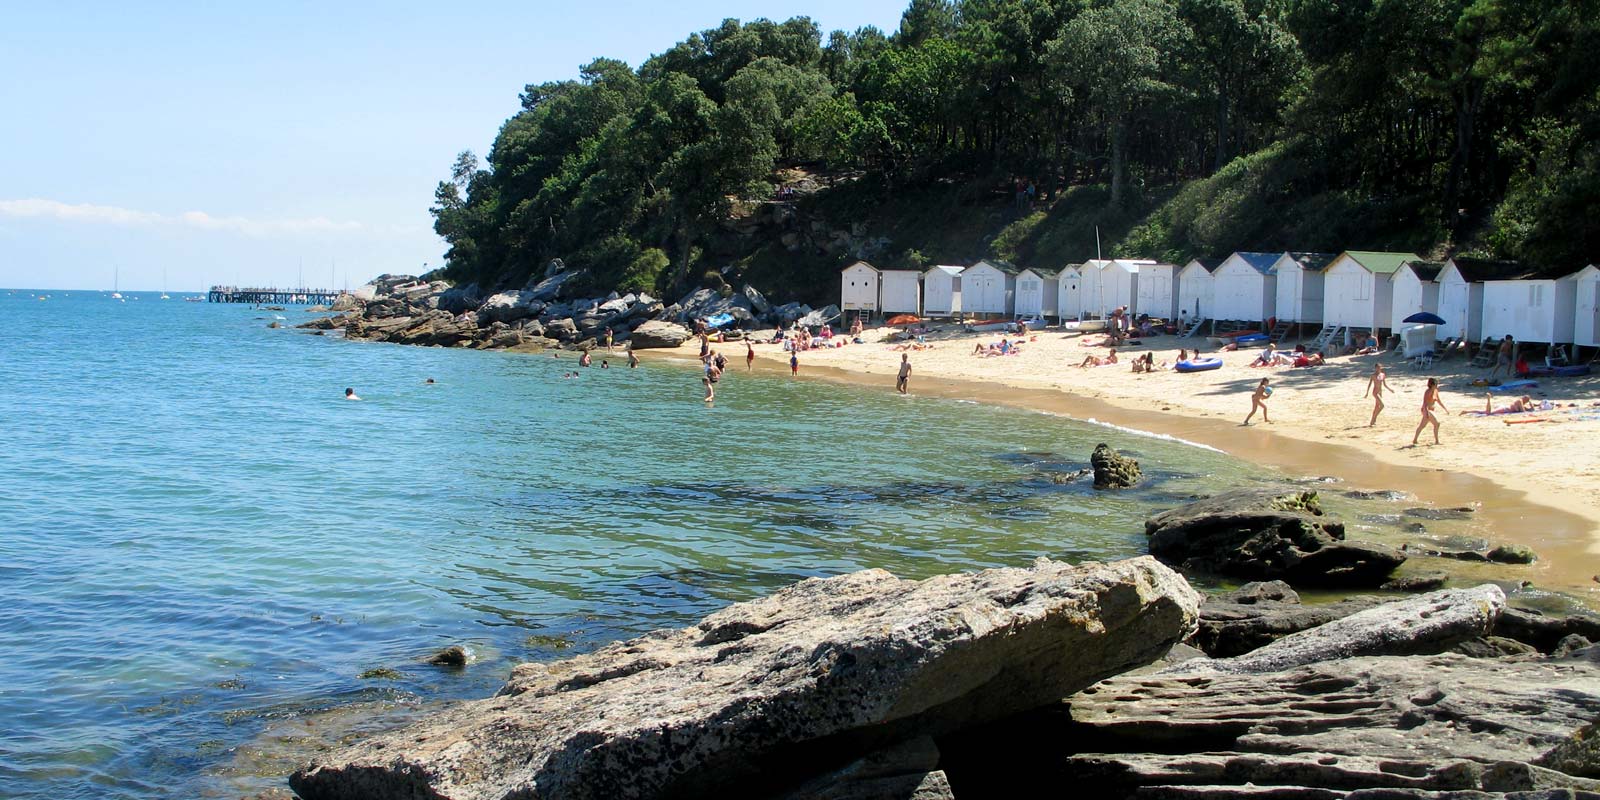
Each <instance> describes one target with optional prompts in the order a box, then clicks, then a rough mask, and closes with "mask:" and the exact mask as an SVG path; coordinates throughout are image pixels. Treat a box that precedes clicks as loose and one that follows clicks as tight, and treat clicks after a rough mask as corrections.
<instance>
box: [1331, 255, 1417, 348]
mask: <svg viewBox="0 0 1600 800" xmlns="http://www.w3.org/2000/svg"><path fill="white" fill-rule="evenodd" d="M1421 260H1422V257H1421V256H1419V255H1417V254H1416V253H1384V252H1378V251H1375V250H1346V251H1344V252H1343V253H1340V254H1339V255H1338V257H1336V258H1334V259H1333V263H1331V264H1329V265H1328V269H1327V271H1326V272H1324V273H1323V274H1324V279H1323V291H1324V295H1323V298H1322V324H1323V325H1324V326H1328V325H1335V326H1340V327H1344V328H1349V329H1351V332H1354V331H1359V330H1365V331H1371V332H1372V333H1374V334H1376V333H1377V332H1378V331H1379V329H1390V328H1391V324H1392V320H1391V319H1390V311H1391V310H1392V309H1393V306H1394V286H1393V284H1391V283H1390V282H1389V278H1390V277H1391V276H1392V275H1394V271H1395V270H1397V269H1399V268H1400V265H1401V264H1404V263H1406V262H1407V261H1421Z"/></svg>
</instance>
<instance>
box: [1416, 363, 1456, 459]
mask: <svg viewBox="0 0 1600 800" xmlns="http://www.w3.org/2000/svg"><path fill="white" fill-rule="evenodd" d="M1434 406H1438V407H1440V408H1443V409H1444V410H1445V411H1449V410H1450V409H1448V408H1445V405H1444V400H1442V399H1440V398H1439V379H1438V378H1429V379H1428V388H1427V390H1426V391H1424V392H1423V393H1422V421H1421V422H1418V423H1417V432H1416V433H1413V434H1412V435H1411V446H1412V447H1415V446H1416V444H1417V439H1418V437H1420V436H1422V429H1423V428H1426V427H1428V423H1430V422H1431V423H1433V443H1434V444H1438V443H1439V417H1438V416H1436V415H1435V414H1434V413H1433V407H1434Z"/></svg>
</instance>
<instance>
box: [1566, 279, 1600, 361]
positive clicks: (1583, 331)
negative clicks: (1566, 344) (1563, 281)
mask: <svg viewBox="0 0 1600 800" xmlns="http://www.w3.org/2000/svg"><path fill="white" fill-rule="evenodd" d="M1572 285H1573V290H1574V292H1575V294H1576V295H1577V314H1576V315H1575V316H1574V319H1573V329H1572V343H1573V344H1577V345H1582V346H1583V347H1600V267H1596V266H1595V265H1593V264H1590V265H1589V266H1587V267H1584V268H1583V269H1581V270H1578V271H1577V272H1575V273H1573V275H1572Z"/></svg>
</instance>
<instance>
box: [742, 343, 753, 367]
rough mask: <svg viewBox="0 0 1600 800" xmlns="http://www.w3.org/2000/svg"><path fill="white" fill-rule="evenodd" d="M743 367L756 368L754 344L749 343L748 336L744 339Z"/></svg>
mask: <svg viewBox="0 0 1600 800" xmlns="http://www.w3.org/2000/svg"><path fill="white" fill-rule="evenodd" d="M744 368H745V369H755V368H756V346H755V345H753V344H751V343H750V339H749V338H748V337H746V338H745V340H744Z"/></svg>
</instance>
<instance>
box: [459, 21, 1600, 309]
mask: <svg viewBox="0 0 1600 800" xmlns="http://www.w3.org/2000/svg"><path fill="white" fill-rule="evenodd" d="M1596 44H1600V0H1573V2H1563V3H1552V2H1548V0H1109V1H1106V0H912V2H911V4H910V6H909V7H908V8H907V10H906V11H905V14H904V16H903V17H902V20H901V25H900V29H899V30H898V31H897V32H895V33H894V34H892V35H888V34H885V33H884V32H881V31H879V30H877V29H875V28H863V29H859V30H856V31H853V32H845V31H836V32H833V33H831V34H829V35H827V36H826V37H824V36H823V35H822V32H821V31H820V30H819V29H818V27H817V26H816V24H815V23H813V22H812V21H811V20H809V19H806V18H803V17H801V18H795V19H791V20H788V21H786V22H781V23H779V22H771V21H768V20H755V21H753V22H750V23H744V24H741V23H740V22H738V21H736V20H727V21H725V22H723V23H722V24H721V25H720V26H718V27H716V28H713V29H710V30H706V31H701V32H699V33H695V34H692V35H690V36H689V37H688V38H687V39H685V40H684V41H682V42H680V43H678V44H677V45H675V46H673V47H671V48H670V49H668V50H666V51H665V52H663V53H660V54H659V55H656V56H654V57H652V58H650V59H649V60H647V61H646V62H645V63H644V64H642V65H641V66H639V67H638V68H637V69H634V68H631V67H629V66H628V65H627V64H624V63H622V62H619V61H615V60H610V59H603V58H602V59H597V60H595V61H593V62H591V63H590V64H588V65H586V66H585V67H583V68H582V70H581V71H580V73H579V78H578V79H576V80H570V81H560V82H552V83H543V84H537V85H530V86H528V87H527V88H526V90H525V91H524V93H523V94H522V97H521V99H522V110H521V111H519V112H518V113H517V114H516V115H514V116H512V117H511V118H510V119H508V120H507V121H506V122H505V124H504V126H503V127H502V128H501V130H500V133H499V136H498V137H497V138H496V140H495V143H494V145H493V148H492V150H491V151H490V152H489V154H488V157H487V163H486V164H484V165H481V166H480V164H479V163H478V159H477V158H476V157H475V156H473V155H472V154H471V153H462V154H461V156H460V158H459V159H458V160H457V162H456V164H455V165H454V169H453V170H452V174H451V177H450V179H449V180H447V181H444V182H442V183H440V184H439V188H438V192H437V195H436V204H435V205H434V207H433V209H432V210H433V213H434V215H435V218H436V222H435V229H436V230H437V232H438V233H439V234H440V236H442V237H443V238H444V239H445V241H446V242H447V243H448V245H449V252H448V253H447V260H448V264H449V266H448V267H447V273H448V275H449V276H450V277H452V278H454V279H456V280H462V281H477V282H479V283H481V284H484V285H486V286H502V285H510V284H516V283H520V282H522V281H524V280H526V278H527V277H528V276H529V275H531V274H533V273H534V272H535V271H536V270H542V268H543V265H544V264H545V263H546V262H547V261H548V260H549V259H551V258H557V257H559V258H562V259H564V260H565V261H566V262H567V263H569V264H573V265H581V266H584V267H586V268H588V270H589V277H590V280H591V281H593V282H594V283H595V284H597V285H601V286H618V287H621V288H624V289H645V290H652V291H656V292H662V291H672V290H675V289H678V288H681V287H682V286H683V285H685V284H688V283H699V282H700V281H702V280H707V281H714V280H721V278H720V277H716V276H715V275H712V276H706V273H707V271H714V273H719V274H726V273H728V272H730V271H737V272H739V273H741V275H739V276H738V277H743V278H746V279H756V280H765V281H766V282H767V285H768V286H769V287H771V288H775V289H778V290H779V291H780V292H788V293H790V294H794V295H795V296H797V297H801V298H805V297H807V296H808V294H809V293H811V292H822V291H823V289H824V288H831V286H832V283H831V280H823V278H830V279H831V274H832V270H834V269H836V268H837V267H839V266H842V265H843V263H845V262H846V261H847V260H848V259H849V258H852V257H855V256H857V255H860V254H866V255H869V256H871V257H872V258H873V259H874V260H875V261H876V262H878V263H881V264H883V265H891V266H920V265H922V264H925V263H932V262H946V263H950V262H956V263H962V262H968V261H970V260H972V259H975V258H978V257H983V256H999V257H1003V258H1009V259H1012V260H1015V261H1018V262H1020V263H1024V264H1034V263H1037V264H1040V265H1044V266H1052V265H1057V264H1060V263H1064V262H1067V261H1076V260H1082V259H1084V258H1086V257H1091V256H1093V255H1094V252H1095V248H1096V247H1097V241H1096V238H1097V236H1098V237H1099V246H1103V247H1104V252H1106V253H1108V254H1109V253H1120V254H1124V255H1140V256H1155V257H1161V258H1166V259H1171V260H1178V259H1182V258H1186V257H1188V256H1191V255H1216V254H1222V253H1226V252H1229V251H1232V250H1236V249H1256V250H1262V249H1287V248H1293V249H1326V250H1336V249H1342V248H1345V247H1362V248H1404V249H1411V250H1417V251H1421V252H1434V253H1442V252H1455V251H1458V250H1460V251H1471V252H1475V253H1479V254H1486V255H1493V256H1497V257H1505V258H1519V259H1522V260H1525V261H1529V262H1531V263H1535V264H1542V265H1549V266H1552V267H1558V268H1570V269H1576V268H1577V267H1579V266H1581V265H1582V264H1583V263H1587V261H1589V260H1592V259H1593V257H1594V254H1595V253H1596V252H1600V218H1597V217H1596V216H1595V215H1593V214H1592V213H1590V209H1592V208H1593V207H1594V205H1595V203H1596V201H1597V200H1600V136H1597V135H1596V134H1597V132H1600V62H1596V61H1595V60H1594V59H1593V58H1592V57H1591V56H1590V55H1589V54H1590V53H1592V52H1593V46H1594V45H1596ZM1028 183H1032V184H1033V185H1034V187H1035V188H1036V192H1037V196H1036V197H1034V198H1032V199H1026V198H1021V199H1019V198H1018V197H1017V195H1016V188H1017V187H1018V186H1019V185H1021V186H1026V185H1027V184H1028ZM795 187H799V189H800V190H799V191H798V192H791V191H790V190H791V189H794V188H795ZM775 192H781V197H779V199H777V200H775V199H774V197H775V195H774V193H775ZM768 206H776V207H778V209H779V212H780V213H767V214H765V215H763V214H762V213H761V212H762V209H763V208H764V207H768ZM757 222H759V223H760V224H757ZM747 223H748V224H747ZM819 230H820V231H824V232H826V231H829V230H833V231H840V230H842V231H847V232H851V233H852V234H854V235H850V236H845V237H840V236H837V235H835V236H832V237H829V236H827V235H822V236H815V235H812V233H813V232H814V231H819ZM786 233H787V234H788V235H784V234H786ZM702 276H705V277H702ZM730 279H731V278H730ZM819 287H820V288H819Z"/></svg>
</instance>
